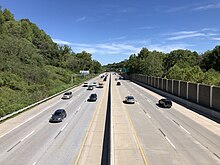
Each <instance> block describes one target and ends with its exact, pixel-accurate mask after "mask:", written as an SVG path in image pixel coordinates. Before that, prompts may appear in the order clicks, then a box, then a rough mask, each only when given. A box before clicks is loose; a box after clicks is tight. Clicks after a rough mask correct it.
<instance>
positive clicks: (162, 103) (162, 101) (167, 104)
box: [158, 99, 172, 108]
mask: <svg viewBox="0 0 220 165" xmlns="http://www.w3.org/2000/svg"><path fill="white" fill-rule="evenodd" d="M158 105H159V106H160V107H163V108H171V107H172V101H171V100H169V99H160V100H159V101H158Z"/></svg>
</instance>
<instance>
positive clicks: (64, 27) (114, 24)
mask: <svg viewBox="0 0 220 165" xmlns="http://www.w3.org/2000/svg"><path fill="white" fill-rule="evenodd" d="M0 5H1V6H2V8H3V9H4V8H8V9H9V10H10V11H11V12H12V13H13V14H14V16H15V19H16V20H19V19H22V18H28V19H29V20H30V21H31V22H33V23H35V24H37V26H38V27H40V28H41V29H43V30H44V31H45V32H46V33H47V34H48V35H50V36H51V37H52V39H53V40H54V41H55V42H57V43H59V44H67V45H69V46H71V48H72V50H73V51H74V52H76V53H78V52H81V51H82V50H85V51H87V52H89V53H91V54H92V58H93V59H95V60H98V61H99V62H100V63H101V64H108V63H113V62H120V61H122V60H124V59H128V58H129V56H130V55H131V54H134V53H138V52H139V51H140V50H141V48H143V47H146V48H148V49H149V50H151V51H152V50H157V51H161V52H170V51H172V50H176V49H189V50H192V51H197V52H198V53H203V52H205V51H207V50H212V49H213V48H214V47H215V46H216V45H219V44H220V21H219V20H220V18H219V16H220V1H219V0H151V1H149V0H53V1H52V0H51V1H46V0H37V1H36V0H35V1H34V0H16V1H12V0H11V1H10V0H0Z"/></svg>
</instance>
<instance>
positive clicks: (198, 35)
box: [168, 33, 205, 40]
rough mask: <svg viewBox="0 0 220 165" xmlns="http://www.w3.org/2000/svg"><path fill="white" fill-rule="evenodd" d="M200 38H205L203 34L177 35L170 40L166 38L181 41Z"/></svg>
mask: <svg viewBox="0 0 220 165" xmlns="http://www.w3.org/2000/svg"><path fill="white" fill-rule="evenodd" d="M200 36H205V34H203V33H189V34H185V35H177V36H174V37H170V38H168V40H181V39H185V38H192V37H200Z"/></svg>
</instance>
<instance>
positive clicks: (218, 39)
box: [212, 37, 220, 41]
mask: <svg viewBox="0 0 220 165" xmlns="http://www.w3.org/2000/svg"><path fill="white" fill-rule="evenodd" d="M212 39H213V40H216V41H220V37H219V38H212Z"/></svg>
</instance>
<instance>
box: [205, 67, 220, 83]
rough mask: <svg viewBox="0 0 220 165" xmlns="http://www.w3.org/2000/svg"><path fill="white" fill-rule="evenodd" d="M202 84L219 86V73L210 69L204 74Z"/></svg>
mask: <svg viewBox="0 0 220 165" xmlns="http://www.w3.org/2000/svg"><path fill="white" fill-rule="evenodd" d="M203 83H205V84H208V85H217V86H220V73H219V72H217V71H215V70H214V69H210V70H208V71H207V72H205V73H204V78H203Z"/></svg>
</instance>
